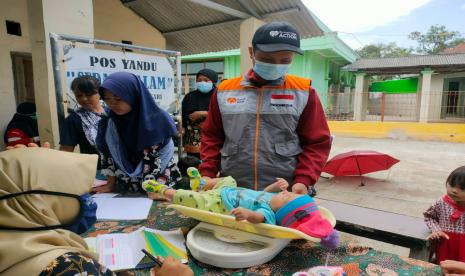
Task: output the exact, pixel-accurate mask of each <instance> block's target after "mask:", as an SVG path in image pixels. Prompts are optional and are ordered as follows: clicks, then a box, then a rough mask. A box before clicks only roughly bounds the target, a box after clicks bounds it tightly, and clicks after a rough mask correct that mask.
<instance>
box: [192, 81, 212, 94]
mask: <svg viewBox="0 0 465 276" xmlns="http://www.w3.org/2000/svg"><path fill="white" fill-rule="evenodd" d="M195 87H197V90H199V91H200V92H202V93H205V94H206V93H208V92H210V91H212V89H213V82H206V81H201V82H196V83H195Z"/></svg>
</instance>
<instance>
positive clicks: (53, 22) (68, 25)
mask: <svg viewBox="0 0 465 276" xmlns="http://www.w3.org/2000/svg"><path fill="white" fill-rule="evenodd" d="M27 6H28V7H27V9H28V17H29V29H30V41H31V49H32V64H33V74H34V90H35V101H36V106H37V112H38V115H39V116H38V124H39V134H40V140H41V141H43V142H44V141H48V142H50V143H51V145H52V147H56V146H57V145H58V141H59V130H58V116H57V105H56V97H55V85H54V81H53V71H52V60H51V54H50V53H51V51H50V39H49V33H50V32H54V33H61V34H70V35H79V36H84V37H94V21H93V6H92V0H80V1H73V0H27Z"/></svg>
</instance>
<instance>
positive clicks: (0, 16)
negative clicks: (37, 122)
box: [0, 0, 31, 148]
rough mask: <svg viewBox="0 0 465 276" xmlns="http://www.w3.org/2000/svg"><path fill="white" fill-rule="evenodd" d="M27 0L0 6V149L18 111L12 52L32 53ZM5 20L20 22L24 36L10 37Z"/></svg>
mask: <svg viewBox="0 0 465 276" xmlns="http://www.w3.org/2000/svg"><path fill="white" fill-rule="evenodd" d="M27 17H28V15H27V2H26V0H3V1H2V2H1V4H0V24H1V26H0V99H1V100H0V138H1V139H0V148H2V147H3V132H4V129H5V128H6V125H7V124H8V122H9V121H10V119H11V117H12V116H13V114H14V113H15V110H16V105H17V103H16V99H15V93H14V91H15V89H14V76H13V69H12V66H13V64H12V60H11V52H20V53H30V52H31V47H30V42H29V24H28V18H27ZM5 20H10V21H15V22H19V23H20V24H21V33H22V36H15V35H9V34H7V32H6V26H5Z"/></svg>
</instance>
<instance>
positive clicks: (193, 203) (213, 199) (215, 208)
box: [173, 177, 236, 214]
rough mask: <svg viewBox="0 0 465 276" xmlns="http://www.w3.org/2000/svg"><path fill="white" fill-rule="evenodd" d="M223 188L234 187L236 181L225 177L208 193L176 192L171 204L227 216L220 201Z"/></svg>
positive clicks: (227, 212) (226, 211)
mask: <svg viewBox="0 0 465 276" xmlns="http://www.w3.org/2000/svg"><path fill="white" fill-rule="evenodd" d="M231 180H232V181H231ZM223 187H236V181H234V179H233V178H232V177H225V178H223V179H222V180H220V181H219V182H218V184H216V186H215V187H214V188H213V189H211V190H208V191H200V192H196V191H190V190H181V189H180V190H176V193H175V194H174V196H173V203H175V204H179V205H183V206H186V207H191V208H197V209H200V210H205V211H209V212H214V213H220V214H229V211H228V210H226V207H225V206H224V204H223V200H222V199H221V188H223Z"/></svg>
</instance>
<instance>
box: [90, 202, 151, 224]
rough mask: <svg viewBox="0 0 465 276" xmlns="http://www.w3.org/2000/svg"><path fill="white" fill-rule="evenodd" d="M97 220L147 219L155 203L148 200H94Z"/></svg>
mask: <svg viewBox="0 0 465 276" xmlns="http://www.w3.org/2000/svg"><path fill="white" fill-rule="evenodd" d="M94 200H95V202H96V203H97V220H142V219H147V216H148V215H149V211H150V207H152V203H153V201H152V200H151V199H148V198H140V197H139V198H114V197H113V198H94Z"/></svg>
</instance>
